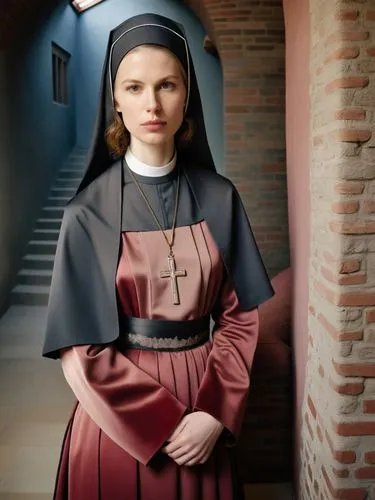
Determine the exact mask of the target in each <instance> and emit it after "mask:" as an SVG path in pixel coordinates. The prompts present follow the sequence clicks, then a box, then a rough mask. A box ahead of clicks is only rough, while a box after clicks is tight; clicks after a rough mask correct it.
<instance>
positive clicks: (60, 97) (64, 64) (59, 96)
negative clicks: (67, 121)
mask: <svg viewBox="0 0 375 500" xmlns="http://www.w3.org/2000/svg"><path fill="white" fill-rule="evenodd" d="M69 59H70V54H69V53H68V52H66V50H64V49H62V48H61V47H59V46H58V45H57V44H56V43H52V81H53V100H54V102H58V103H59V104H68V65H69Z"/></svg>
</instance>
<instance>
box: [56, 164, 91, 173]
mask: <svg viewBox="0 0 375 500" xmlns="http://www.w3.org/2000/svg"><path fill="white" fill-rule="evenodd" d="M61 172H62V173H63V174H69V173H71V172H74V173H75V174H77V175H83V174H84V173H85V169H84V168H79V167H76V166H75V165H70V164H69V165H65V167H63V168H62V169H61V170H59V174H61Z"/></svg>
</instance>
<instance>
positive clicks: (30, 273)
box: [17, 269, 52, 287]
mask: <svg viewBox="0 0 375 500" xmlns="http://www.w3.org/2000/svg"><path fill="white" fill-rule="evenodd" d="M51 279H52V270H50V269H21V271H19V273H18V274H17V285H38V286H48V287H49V286H50V284H51Z"/></svg>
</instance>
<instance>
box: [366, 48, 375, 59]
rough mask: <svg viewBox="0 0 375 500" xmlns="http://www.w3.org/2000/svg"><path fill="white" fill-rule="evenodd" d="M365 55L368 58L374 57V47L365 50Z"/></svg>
mask: <svg viewBox="0 0 375 500" xmlns="http://www.w3.org/2000/svg"><path fill="white" fill-rule="evenodd" d="M366 52H367V55H368V56H370V57H375V47H370V48H369V49H367V50H366Z"/></svg>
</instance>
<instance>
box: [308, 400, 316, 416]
mask: <svg viewBox="0 0 375 500" xmlns="http://www.w3.org/2000/svg"><path fill="white" fill-rule="evenodd" d="M307 405H308V407H309V408H310V412H311V415H312V416H313V418H314V419H316V415H317V413H316V408H315V405H314V402H313V400H312V399H311V397H310V396H308V397H307Z"/></svg>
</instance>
